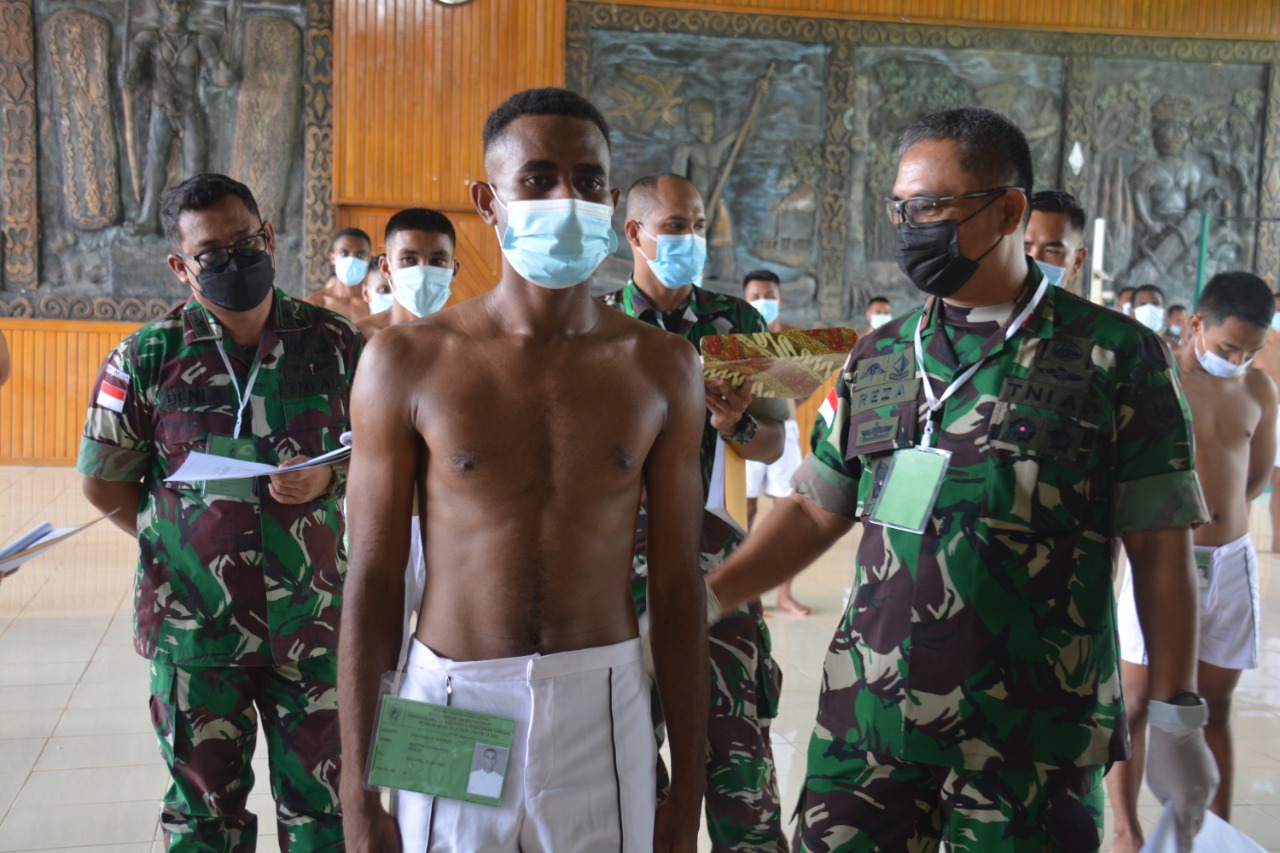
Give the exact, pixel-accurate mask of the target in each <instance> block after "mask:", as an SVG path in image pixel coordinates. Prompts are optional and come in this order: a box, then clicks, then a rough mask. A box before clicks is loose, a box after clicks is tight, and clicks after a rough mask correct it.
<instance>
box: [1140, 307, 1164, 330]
mask: <svg viewBox="0 0 1280 853" xmlns="http://www.w3.org/2000/svg"><path fill="white" fill-rule="evenodd" d="M1133 319H1135V320H1137V321H1138V322H1139V323H1141V324H1142V325H1144V326H1146V327H1147V328H1148V329H1150V330H1151V331H1153V332H1158V331H1160V330H1161V329H1163V328H1164V309H1163V308H1161V307H1160V306H1159V305H1151V304H1150V303H1148V304H1146V305H1139V306H1138V307H1137V308H1134V309H1133Z"/></svg>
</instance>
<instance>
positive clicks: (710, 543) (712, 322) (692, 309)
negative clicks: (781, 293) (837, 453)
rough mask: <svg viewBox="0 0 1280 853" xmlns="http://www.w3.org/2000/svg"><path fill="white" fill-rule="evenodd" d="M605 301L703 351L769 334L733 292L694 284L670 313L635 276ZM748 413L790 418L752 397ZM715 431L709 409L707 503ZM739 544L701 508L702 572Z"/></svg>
mask: <svg viewBox="0 0 1280 853" xmlns="http://www.w3.org/2000/svg"><path fill="white" fill-rule="evenodd" d="M599 299H600V301H601V302H603V303H604V304H606V305H608V306H610V307H612V308H617V309H618V310H619V311H622V312H623V313H625V314H626V315H627V316H628V317H635V318H636V319H638V320H641V321H642V322H645V323H648V324H649V325H650V326H656V327H658V328H659V329H665V330H666V331H668V332H672V333H674V334H677V335H679V336H680V337H682V338H684V339H685V340H687V341H689V342H691V343H692V344H693V345H694V346H695V347H698V350H699V352H701V350H702V345H701V344H702V339H703V338H704V337H705V336H707V335H730V334H737V333H750V332H767V331H769V327H768V324H766V323H765V321H764V318H763V317H761V316H760V312H759V311H757V310H756V309H754V308H752V307H751V306H750V305H748V304H747V302H746V301H745V300H742V299H739V298H738V297H736V296H729V295H726V294H723V293H716V292H714V291H711V290H706V289H704V288H701V287H699V286H697V285H694V286H693V292H692V294H691V295H690V297H689V302H688V303H687V304H686V305H685V306H684V308H683V309H682V310H680V311H679V313H677V312H676V311H672V312H668V313H667V314H666V315H663V314H662V313H661V312H659V311H658V310H657V309H656V308H654V307H653V306H652V305H650V304H649V300H648V299H646V298H645V295H644V293H642V292H641V291H640V288H639V287H637V286H636V283H635V279H634V278H628V279H627V284H626V287H624V288H622V289H621V290H615V291H612V292H611V293H606V294H604V295H602V296H600V297H599ZM750 411H751V413H752V414H754V415H756V416H758V417H765V418H774V419H776V420H780V421H785V420H786V419H787V417H788V416H789V412H788V410H787V408H786V403H785V402H784V401H781V400H772V399H769V400H764V399H762V400H755V401H753V402H752V404H751V408H750ZM716 433H717V430H716V428H715V427H713V426H712V425H711V413H710V412H707V415H706V419H705V420H704V421H703V427H702V453H701V462H702V497H703V501H704V502H705V500H706V498H707V491H708V488H709V487H710V484H711V473H712V470H713V468H714V467H715V458H716ZM645 521H646V519H645V516H644V513H643V511H642V512H641V515H640V522H639V524H640V527H639V530H637V533H636V561H635V571H636V574H638V575H644V574H645V568H644V565H645V564H644V554H645V529H646V523H645ZM741 542H742V535H741V534H740V533H738V531H737V530H736V529H735V528H734V527H732V526H730V525H729V524H726V523H725V522H724V521H723V520H721V519H720V518H719V517H718V516H716V515H713V514H711V513H710V512H706V511H704V512H703V514H702V544H701V552H702V561H701V562H702V570H703V571H704V572H706V571H710V570H711V569H713V568H715V567H716V566H718V565H720V563H722V562H723V561H724V559H725V558H726V557H727V556H729V554H730V553H732V552H733V549H734V548H737V547H738V545H739V543H741Z"/></svg>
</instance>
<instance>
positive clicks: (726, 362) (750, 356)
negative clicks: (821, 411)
mask: <svg viewBox="0 0 1280 853" xmlns="http://www.w3.org/2000/svg"><path fill="white" fill-rule="evenodd" d="M857 340H858V334H857V333H856V332H855V331H854V330H853V329H810V330H808V331H794V332H777V333H772V332H756V333H754V334H743V335H707V336H706V337H705V338H703V339H702V377H703V379H705V380H710V379H723V380H725V381H726V382H729V383H730V384H731V385H733V386H734V387H738V386H740V385H742V384H743V383H744V382H750V383H751V396H752V397H789V398H791V399H796V400H803V399H804V398H806V397H808V396H810V395H811V394H813V392H814V391H817V390H818V388H819V387H820V386H821V385H822V383H823V382H825V381H826V380H827V378H828V377H829V376H831V374H832V373H834V372H835V371H836V370H838V369H839V368H840V365H841V364H843V363H844V361H845V359H846V358H847V357H848V354H849V351H850V350H851V349H853V345H854V343H855V342H856V341H857Z"/></svg>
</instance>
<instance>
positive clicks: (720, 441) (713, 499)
mask: <svg viewBox="0 0 1280 853" xmlns="http://www.w3.org/2000/svg"><path fill="white" fill-rule="evenodd" d="M723 508H724V438H722V437H721V436H719V435H717V436H716V456H715V461H714V462H712V463H711V484H710V486H709V487H708V488H707V509H712V510H714V509H723Z"/></svg>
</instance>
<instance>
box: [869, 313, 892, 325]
mask: <svg viewBox="0 0 1280 853" xmlns="http://www.w3.org/2000/svg"><path fill="white" fill-rule="evenodd" d="M867 319H868V320H870V321H871V328H873V329H878V328H880V327H881V326H883V325H884V324H885V323H888V322H889V321H890V320H892V319H893V315H892V314H872V315H871V316H870V317H868V318H867Z"/></svg>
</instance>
